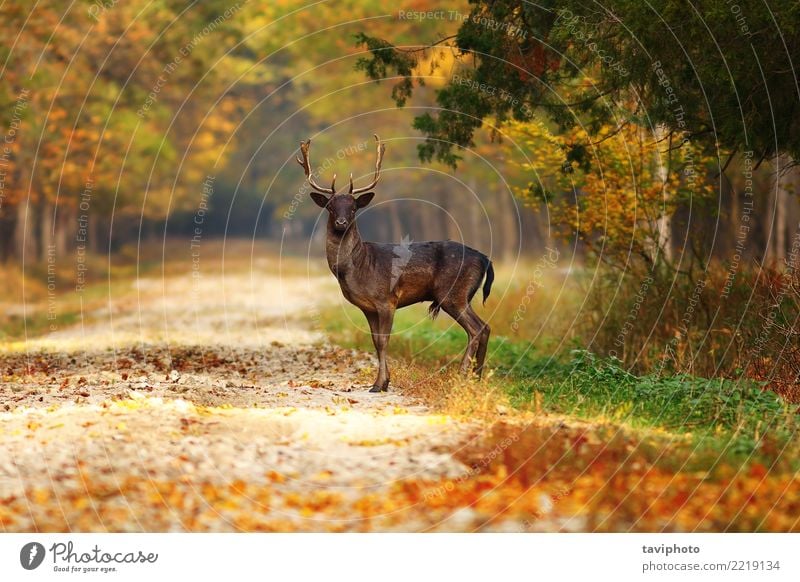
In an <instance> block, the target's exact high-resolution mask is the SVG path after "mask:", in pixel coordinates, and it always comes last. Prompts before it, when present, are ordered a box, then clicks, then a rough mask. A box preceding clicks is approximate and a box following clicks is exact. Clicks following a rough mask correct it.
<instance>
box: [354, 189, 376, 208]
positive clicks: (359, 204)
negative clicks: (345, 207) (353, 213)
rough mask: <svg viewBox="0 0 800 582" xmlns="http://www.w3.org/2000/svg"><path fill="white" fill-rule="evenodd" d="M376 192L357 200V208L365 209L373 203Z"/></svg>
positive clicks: (368, 193) (363, 195)
mask: <svg viewBox="0 0 800 582" xmlns="http://www.w3.org/2000/svg"><path fill="white" fill-rule="evenodd" d="M374 196H375V192H367V193H366V194H362V195H361V196H359V197H358V198H356V208H364V207H365V206H366V205H367V204H369V203H370V202H372V198H373V197H374Z"/></svg>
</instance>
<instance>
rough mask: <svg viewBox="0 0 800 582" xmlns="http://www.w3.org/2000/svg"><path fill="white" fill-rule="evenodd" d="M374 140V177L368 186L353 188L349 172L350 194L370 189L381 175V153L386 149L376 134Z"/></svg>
mask: <svg viewBox="0 0 800 582" xmlns="http://www.w3.org/2000/svg"><path fill="white" fill-rule="evenodd" d="M375 141H376V142H378V159H377V161H376V162H375V177H374V178H373V180H372V183H371V184H370V185H369V186H365V187H363V188H355V189H353V174H350V194H353V195H356V194H361V193H363V192H367V191H368V190H372V189H373V188H374V187H375V184H377V183H378V180H379V179H380V177H381V163H382V162H383V153H384V152H385V151H386V146H385V145H384V144H382V143H381V139H380V138H379V137H378V136H377V135H375Z"/></svg>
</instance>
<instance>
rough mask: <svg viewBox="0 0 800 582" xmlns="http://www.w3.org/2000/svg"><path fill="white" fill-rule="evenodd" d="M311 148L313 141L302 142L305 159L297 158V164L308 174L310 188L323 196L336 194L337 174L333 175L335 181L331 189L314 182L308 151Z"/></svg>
mask: <svg viewBox="0 0 800 582" xmlns="http://www.w3.org/2000/svg"><path fill="white" fill-rule="evenodd" d="M310 147H311V140H310V139H307V140H306V141H301V142H300V152H301V153H302V154H303V159H302V160H301V159H300V158H295V159H296V160H297V163H298V164H300V165H301V166H303V171H304V172H305V173H306V180H307V181H308V184H309V186H311V187H312V188H313V189H314V190H316V191H317V192H320V193H322V194H336V174H334V175H333V180H332V181H331V187H330V188H324V187H322V186H320V185H319V184H317V183H316V182H315V181H314V176H312V175H311V158H309V155H308V150H309V148H310Z"/></svg>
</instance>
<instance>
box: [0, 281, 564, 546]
mask: <svg viewBox="0 0 800 582" xmlns="http://www.w3.org/2000/svg"><path fill="white" fill-rule="evenodd" d="M262 271H263V270H262ZM320 290H323V291H324V292H320ZM320 297H327V298H328V300H329V301H331V300H333V299H337V298H338V289H337V288H336V287H335V284H334V283H333V281H332V280H331V279H330V277H329V276H328V277H324V278H301V277H280V278H278V277H270V276H256V277H251V276H250V275H242V274H234V275H230V274H229V275H226V276H225V277H224V278H223V277H222V276H220V277H213V276H212V277H209V276H204V277H203V278H202V279H192V278H191V277H188V276H173V277H168V278H165V279H161V278H151V279H148V278H143V279H138V280H137V282H136V284H135V285H133V286H132V287H131V288H130V290H129V292H127V293H122V294H121V295H120V296H115V297H113V298H111V299H110V301H109V302H108V304H107V306H105V307H102V308H100V309H96V310H94V311H93V312H87V313H84V314H83V317H82V322H81V323H79V324H78V325H75V326H72V327H68V328H66V329H59V330H56V331H53V332H51V333H49V334H47V335H45V336H42V337H39V338H34V339H29V340H28V341H26V342H19V343H17V344H11V345H10V346H8V347H7V348H6V349H5V350H4V352H3V353H2V355H0V366H1V369H0V374H2V376H1V377H0V378H1V381H0V439H2V441H0V442H2V448H0V524H2V525H3V529H4V530H6V531H30V530H39V531H185V530H190V531H230V530H245V531H252V530H259V531H263V530H266V531H295V530H300V531H341V530H356V531H369V530H401V531H423V530H448V531H453V530H455V531H463V530H473V529H477V528H478V527H486V526H487V524H486V521H487V518H488V517H494V515H481V514H479V513H478V512H476V511H475V510H474V509H470V508H469V507H468V506H469V505H470V503H468V502H465V500H464V499H463V498H461V497H458V496H450V491H449V489H451V488H452V483H454V482H459V481H460V480H464V479H466V478H468V477H474V476H475V475H474V474H473V473H474V469H472V468H471V467H470V466H468V465H467V464H465V461H464V460H463V459H458V458H457V453H458V452H459V451H465V450H469V448H470V447H471V446H472V445H474V444H475V443H476V441H478V440H480V438H481V435H483V434H485V433H486V428H487V427H486V426H484V425H483V424H482V423H481V422H479V421H474V420H473V421H470V420H463V419H462V420H458V419H455V418H452V417H450V416H447V415H443V414H438V413H435V412H433V411H431V410H430V409H429V408H427V407H426V406H425V405H424V404H423V403H421V402H419V401H418V400H416V399H413V398H411V397H409V396H404V395H403V394H400V393H398V392H396V391H390V392H389V393H386V394H370V393H368V392H367V389H368V387H369V385H370V383H371V379H372V374H373V373H374V362H373V357H372V355H370V354H363V353H359V352H357V351H354V350H346V349H342V348H337V347H335V346H331V345H327V344H326V343H325V341H324V338H323V337H322V335H321V334H320V333H319V332H318V331H314V329H313V327H314V318H313V314H314V313H315V311H316V310H317V309H319V308H320V307H321V304H320V299H319V298H320ZM267 298H268V300H267ZM309 314H311V315H312V317H309ZM448 484H450V485H448ZM537 503H538V501H537ZM578 525H580V524H578ZM521 527H523V525H522V521H521V516H519V515H518V516H516V518H511V519H508V520H506V519H499V520H497V521H496V522H495V523H494V524H493V525H492V526H491V528H492V529H502V530H519V529H520V528H521ZM576 527H578V526H576Z"/></svg>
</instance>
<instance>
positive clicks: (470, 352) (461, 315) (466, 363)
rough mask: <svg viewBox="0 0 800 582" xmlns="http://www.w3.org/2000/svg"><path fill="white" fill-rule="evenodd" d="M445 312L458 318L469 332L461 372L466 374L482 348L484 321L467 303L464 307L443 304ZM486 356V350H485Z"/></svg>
mask: <svg viewBox="0 0 800 582" xmlns="http://www.w3.org/2000/svg"><path fill="white" fill-rule="evenodd" d="M442 309H444V311H445V313H447V314H448V315H449V316H450V317H452V318H453V319H455V320H456V322H457V323H458V325H460V326H461V327H463V328H464V331H466V332H467V338H468V339H467V349H466V350H465V351H464V358H463V359H462V360H461V373H462V374H466V373H467V372H469V367H470V363H471V362H472V359H473V358H474V357H475V356H476V354H477V352H479V350H480V340H481V324H483V322H482V321H481V320H480V319H479V318H478V316H477V315H475V312H474V311H472V308H471V307H470V306H469V304H468V303H467V304H466V305H465V306H463V307H459V306H456V305H454V304H444V305H442ZM484 356H485V350H484Z"/></svg>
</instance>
